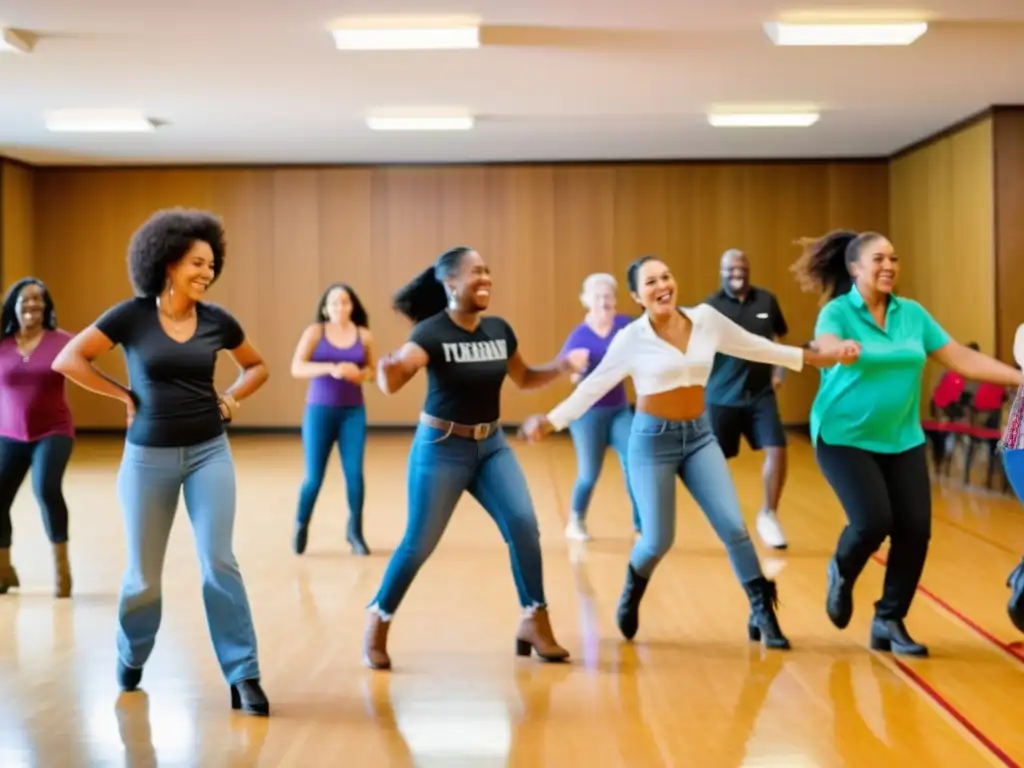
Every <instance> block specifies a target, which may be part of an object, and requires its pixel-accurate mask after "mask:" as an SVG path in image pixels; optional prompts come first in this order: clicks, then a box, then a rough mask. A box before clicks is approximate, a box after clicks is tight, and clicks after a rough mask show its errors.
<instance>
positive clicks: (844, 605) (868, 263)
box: [792, 230, 1022, 656]
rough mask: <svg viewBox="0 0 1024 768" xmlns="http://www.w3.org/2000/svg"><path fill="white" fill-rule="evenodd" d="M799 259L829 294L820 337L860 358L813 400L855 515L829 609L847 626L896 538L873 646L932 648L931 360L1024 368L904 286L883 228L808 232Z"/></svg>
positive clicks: (841, 489)
mask: <svg viewBox="0 0 1024 768" xmlns="http://www.w3.org/2000/svg"><path fill="white" fill-rule="evenodd" d="M799 244H800V245H802V246H803V249H804V250H803V255H802V256H801V258H800V259H799V260H798V261H797V262H796V264H794V265H793V267H792V269H793V272H794V273H795V274H796V276H797V278H798V280H799V282H800V284H801V286H802V287H803V288H804V290H806V291H817V292H820V293H821V294H822V297H823V301H824V302H825V304H824V307H823V308H822V310H821V312H820V313H819V315H818V322H817V325H816V327H815V332H814V335H815V343H817V344H820V345H829V344H831V343H833V342H834V341H835V340H836V339H853V340H855V341H857V342H859V343H860V348H861V353H860V357H859V358H858V360H857V361H856V362H855V363H854V364H853V365H848V366H838V365H836V366H833V367H831V368H828V369H826V370H822V372H821V386H820V388H819V390H818V394H817V396H816V397H815V399H814V404H813V405H812V407H811V442H812V444H813V445H814V448H815V454H816V456H817V459H818V464H819V466H820V467H821V470H822V472H823V473H824V475H825V478H826V479H827V480H828V482H829V484H830V485H831V486H832V489H833V490H834V491H835V494H836V496H838V497H839V502H840V504H842V506H843V510H844V512H845V513H846V517H847V521H848V524H847V526H846V527H845V528H844V529H843V532H842V534H841V535H840V537H839V543H838V546H837V548H836V552H835V555H834V557H833V558H832V560H831V561H830V563H829V566H828V595H827V598H826V611H827V613H828V616H829V618H830V619H831V620H832V623H833V624H835V625H836V626H837V627H838V628H840V629H843V628H844V627H846V626H847V624H849V623H850V618H851V617H852V615H853V586H854V583H855V582H856V580H857V577H858V576H859V575H860V573H861V571H862V570H863V569H864V566H865V565H866V564H867V561H868V558H870V557H871V555H873V554H874V553H875V552H876V551H877V550H878V548H879V547H880V546H881V544H882V542H883V541H884V540H885V539H886V537H888V538H889V539H890V548H889V556H888V561H887V563H886V569H885V585H884V587H883V590H882V597H881V599H880V600H879V601H878V602H877V603H875V615H874V620H873V621H872V624H871V635H870V644H871V648H872V649H873V650H881V651H889V650H891V651H892V652H893V653H898V654H906V655H912V656H926V655H928V649H927V648H926V647H925V646H924V645H922V644H921V643H918V642H916V641H915V640H914V639H913V638H912V637H911V636H910V634H909V633H908V632H907V628H906V626H905V625H904V620H905V619H906V616H907V613H908V611H909V610H910V604H911V602H912V601H913V599H914V593H915V591H916V589H917V585H918V582H919V580H920V578H921V573H922V571H923V570H924V563H925V557H926V555H927V552H928V541H929V539H930V537H931V515H932V507H931V484H930V480H929V477H928V466H927V462H926V457H925V436H924V431H923V430H922V428H921V417H920V406H921V384H922V375H923V372H924V365H925V361H926V359H927V358H928V357H933V358H934V359H935V360H937V361H938V362H939V363H940V364H941V365H942V366H944V367H945V368H947V369H951V370H954V371H956V372H957V373H959V374H961V375H962V376H964V377H965V378H967V379H973V380H975V381H989V382H993V383H996V384H1002V385H1006V386H1010V385H1014V386H1020V385H1021V383H1022V376H1021V372H1020V371H1019V370H1017V369H1015V368H1013V367H1011V366H1009V365H1005V364H1004V363H1001V362H999V361H998V360H994V359H992V358H991V357H988V356H987V355H983V354H981V353H980V352H977V351H975V350H973V349H970V348H968V347H966V346H964V345H962V344H960V343H958V342H956V341H954V340H952V339H951V338H950V336H949V334H948V333H946V331H945V330H943V328H942V327H941V326H940V325H939V324H938V323H937V322H936V321H935V320H934V319H933V318H932V316H931V315H930V314H929V313H928V311H927V310H926V309H925V308H924V307H923V306H921V305H920V304H919V303H918V302H916V301H913V300H912V299H906V298H902V297H897V296H896V294H895V288H896V284H897V282H898V279H899V273H900V262H899V258H898V257H897V255H896V254H895V252H894V250H893V246H892V243H890V242H889V241H888V240H887V239H886V238H885V237H884V236H882V235H880V234H878V233H876V232H861V233H857V232H853V231H849V230H838V231H834V232H831V233H829V234H827V235H825V236H824V237H821V238H818V239H804V240H801V241H799Z"/></svg>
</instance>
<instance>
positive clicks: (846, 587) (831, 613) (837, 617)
mask: <svg viewBox="0 0 1024 768" xmlns="http://www.w3.org/2000/svg"><path fill="white" fill-rule="evenodd" d="M825 612H826V613H827V614H828V618H829V619H830V620H831V622H832V623H833V624H835V625H836V627H838V628H839V629H846V627H847V625H848V624H849V623H850V619H851V618H853V584H852V583H851V581H850V580H849V579H846V578H844V577H843V575H842V574H841V573H840V572H839V563H838V562H837V561H836V559H835V558H834V557H833V558H832V559H831V560H829V563H828V595H827V597H826V598H825Z"/></svg>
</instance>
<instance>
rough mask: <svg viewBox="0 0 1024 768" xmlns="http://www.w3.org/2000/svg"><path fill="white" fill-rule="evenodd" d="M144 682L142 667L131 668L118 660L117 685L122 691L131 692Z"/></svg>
mask: <svg viewBox="0 0 1024 768" xmlns="http://www.w3.org/2000/svg"><path fill="white" fill-rule="evenodd" d="M141 682H142V667H129V666H128V665H127V664H125V663H124V662H123V661H121V660H120V659H118V660H117V684H118V686H120V688H121V690H122V691H125V692H129V693H130V692H131V691H134V690H135V689H136V688H138V687H139V683H141Z"/></svg>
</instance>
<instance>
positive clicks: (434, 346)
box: [409, 312, 519, 425]
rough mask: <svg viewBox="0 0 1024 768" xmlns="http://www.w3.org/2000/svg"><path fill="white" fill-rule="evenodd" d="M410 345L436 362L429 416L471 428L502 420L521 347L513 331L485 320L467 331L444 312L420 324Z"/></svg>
mask: <svg viewBox="0 0 1024 768" xmlns="http://www.w3.org/2000/svg"><path fill="white" fill-rule="evenodd" d="M409 340H410V341H411V342H413V343H414V344H416V345H418V346H420V347H422V348H423V351H424V352H426V353H427V356H428V357H429V358H430V360H429V362H428V363H427V400H426V403H425V404H424V406H423V410H424V412H425V413H427V414H428V415H430V416H433V417H435V418H438V419H444V420H446V421H454V422H456V423H457V424H467V425H473V424H486V423H490V422H492V421H497V420H498V418H499V417H500V415H501V387H502V384H504V382H505V376H506V375H507V374H508V361H509V358H511V357H512V356H513V355H515V353H516V350H517V349H518V347H519V342H518V341H517V340H516V334H515V332H514V331H513V330H512V326H510V325H509V324H508V323H507V322H505V321H504V320H503V319H502V318H500V317H494V316H485V317H482V318H480V324H479V325H478V326H477V327H476V329H475V330H473V331H467V330H466V329H465V328H462V327H460V326H458V325H456V324H455V322H454V321H453V320H452V319H451V317H449V315H448V313H447V312H441V313H440V314H437V315H434V316H433V317H431V318H428V319H427V320H424V321H422V322H420V323H418V324H417V325H416V327H415V328H413V330H412V334H411V335H410V336H409Z"/></svg>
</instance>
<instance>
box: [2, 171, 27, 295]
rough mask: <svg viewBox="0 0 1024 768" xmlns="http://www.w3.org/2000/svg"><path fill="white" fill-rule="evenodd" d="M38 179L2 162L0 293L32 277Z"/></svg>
mask: <svg viewBox="0 0 1024 768" xmlns="http://www.w3.org/2000/svg"><path fill="white" fill-rule="evenodd" d="M34 177H35V173H34V172H33V170H32V169H31V168H28V167H26V166H24V165H20V164H18V163H11V162H7V161H0V286H3V287H2V288H0V293H2V291H5V290H6V286H7V284H8V283H11V282H14V281H15V280H17V279H19V278H20V277H23V276H24V275H28V274H32V269H33V266H34V259H35V243H34V241H33V233H34V228H35V217H34V210H33V208H34V206H33V196H34V195H33V182H34Z"/></svg>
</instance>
